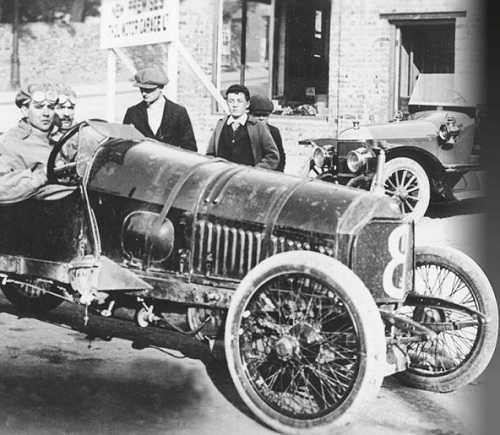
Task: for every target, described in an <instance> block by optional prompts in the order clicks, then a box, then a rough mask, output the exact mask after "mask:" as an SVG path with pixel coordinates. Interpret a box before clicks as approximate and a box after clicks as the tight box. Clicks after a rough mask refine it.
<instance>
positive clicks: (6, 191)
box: [0, 83, 57, 202]
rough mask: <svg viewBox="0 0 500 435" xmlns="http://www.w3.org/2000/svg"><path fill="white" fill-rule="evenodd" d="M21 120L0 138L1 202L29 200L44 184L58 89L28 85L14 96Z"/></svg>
mask: <svg viewBox="0 0 500 435" xmlns="http://www.w3.org/2000/svg"><path fill="white" fill-rule="evenodd" d="M15 102H16V106H17V107H19V108H20V109H21V113H22V118H21V120H20V121H19V123H18V125H17V126H15V127H13V128H11V129H10V130H8V131H7V132H6V133H5V134H4V135H2V136H0V202H15V201H20V200H22V199H25V198H28V197H30V196H31V195H32V194H33V193H34V192H35V191H37V190H38V189H39V188H40V187H41V186H43V185H44V184H46V183H47V174H46V164H47V160H48V158H49V154H50V151H51V150H52V145H51V143H50V140H49V136H50V133H51V129H52V126H53V122H54V114H55V106H56V103H57V90H56V88H55V87H54V86H53V85H52V84H50V83H41V84H30V85H28V86H27V87H26V88H23V89H21V90H19V91H18V92H17V94H16V99H15Z"/></svg>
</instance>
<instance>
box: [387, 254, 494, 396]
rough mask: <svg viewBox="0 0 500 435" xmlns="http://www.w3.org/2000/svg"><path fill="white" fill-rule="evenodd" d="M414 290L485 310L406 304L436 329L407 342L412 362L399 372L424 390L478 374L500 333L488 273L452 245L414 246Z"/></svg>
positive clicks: (416, 316) (448, 385) (418, 318)
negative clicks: (429, 337)
mask: <svg viewBox="0 0 500 435" xmlns="http://www.w3.org/2000/svg"><path fill="white" fill-rule="evenodd" d="M415 291H416V292H417V293H420V294H423V295H428V296H435V297H439V298H443V299H446V300H450V301H452V302H455V303H458V304H460V305H463V306H464V307H466V308H470V309H472V310H475V311H479V312H480V313H482V314H483V315H484V316H485V318H484V319H480V318H478V317H477V316H475V315H471V314H470V312H467V311H465V310H464V311H461V310H453V309H450V308H443V307H439V306H418V307H404V308H403V309H402V310H403V312H405V313H406V314H407V315H409V316H411V317H412V318H413V320H416V321H418V322H420V323H422V324H424V325H425V326H427V327H429V328H431V329H434V330H435V331H436V332H438V335H437V337H436V338H435V339H434V340H430V341H426V342H417V343H413V344H410V345H408V356H409V360H410V365H409V368H408V369H407V370H406V371H405V372H402V373H399V374H398V375H397V376H398V377H399V379H401V380H402V381H403V382H404V383H406V384H408V385H410V386H413V387H416V388H421V389H424V390H430V391H439V392H449V391H453V390H455V389H457V388H459V387H461V386H462V385H465V384H467V383H469V382H472V381H473V380H474V379H476V378H477V377H478V376H479V375H480V374H481V373H482V372H483V371H484V369H485V368H486V366H487V365H488V363H489V361H490V359H491V357H492V355H493V351H494V350H495V345H496V340H497V334H498V308H497V303H496V300H495V296H494V293H493V290H492V288H491V285H490V283H489V281H488V278H487V277H486V275H485V274H484V272H483V271H482V270H481V269H480V267H479V266H478V265H477V264H476V263H475V262H474V261H473V260H472V259H470V258H469V257H468V256H467V255H465V254H463V253H462V252H460V251H457V250H456V249H452V248H442V247H422V248H417V249H416V270H415Z"/></svg>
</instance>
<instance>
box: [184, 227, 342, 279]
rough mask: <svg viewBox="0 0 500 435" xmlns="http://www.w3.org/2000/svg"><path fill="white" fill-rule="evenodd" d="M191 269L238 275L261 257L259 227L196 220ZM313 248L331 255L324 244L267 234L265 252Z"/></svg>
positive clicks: (271, 253) (252, 265) (261, 258)
mask: <svg viewBox="0 0 500 435" xmlns="http://www.w3.org/2000/svg"><path fill="white" fill-rule="evenodd" d="M194 238H195V249H194V255H193V270H194V271H195V272H196V273H201V274H210V275H219V276H228V277H236V278H242V277H243V276H244V275H246V274H247V273H248V271H249V270H250V269H252V268H253V267H254V266H255V265H256V264H257V263H259V262H260V261H262V260H263V259H264V257H263V256H264V253H263V239H264V233H263V232H262V231H250V230H245V229H242V228H237V227H234V226H230V225H224V224H216V223H212V222H209V221H207V220H200V221H198V222H197V225H196V230H195V234H194ZM295 250H315V251H319V252H322V253H325V254H327V255H331V256H333V249H332V248H329V247H326V246H323V245H321V246H315V247H313V248H312V247H311V245H310V244H309V243H308V242H304V241H299V240H292V239H290V238H286V237H277V236H271V249H270V251H271V252H269V255H274V254H278V253H280V252H285V251H295Z"/></svg>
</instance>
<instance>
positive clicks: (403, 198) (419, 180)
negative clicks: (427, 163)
mask: <svg viewBox="0 0 500 435" xmlns="http://www.w3.org/2000/svg"><path fill="white" fill-rule="evenodd" d="M384 191H385V194H386V195H387V196H390V197H393V198H396V199H397V200H398V201H399V208H400V210H401V212H402V213H403V214H404V215H406V216H407V217H408V218H410V219H414V220H419V219H420V218H422V217H423V216H424V214H425V212H426V211H427V207H428V206H429V201H430V198H431V191H430V183H429V178H428V177H427V174H426V172H425V170H424V168H422V166H420V164H418V163H417V162H416V161H415V160H412V159H409V158H407V157H397V158H395V159H392V160H389V161H388V162H387V163H386V164H385V167H384Z"/></svg>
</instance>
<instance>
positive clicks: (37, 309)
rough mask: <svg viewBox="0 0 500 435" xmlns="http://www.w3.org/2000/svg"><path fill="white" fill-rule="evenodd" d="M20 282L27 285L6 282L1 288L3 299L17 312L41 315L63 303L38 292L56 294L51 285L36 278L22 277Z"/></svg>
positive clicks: (51, 296)
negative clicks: (46, 291) (47, 291)
mask: <svg viewBox="0 0 500 435" xmlns="http://www.w3.org/2000/svg"><path fill="white" fill-rule="evenodd" d="M19 281H21V279H20V280H19ZM22 281H23V282H25V283H26V284H27V285H22V284H21V283H18V282H12V281H8V282H7V283H6V284H5V285H3V286H1V288H2V291H3V293H4V294H5V297H6V298H7V299H8V300H9V301H10V302H11V303H12V305H14V306H15V307H16V308H17V309H18V310H19V311H21V312H23V313H29V314H42V313H46V312H48V311H50V310H53V309H54V308H57V307H58V306H59V305H61V303H62V302H63V299H60V298H58V297H56V296H53V295H51V294H47V293H44V292H43V291H42V290H40V288H44V289H47V290H50V291H53V292H57V290H56V289H54V287H55V286H54V285H53V284H51V283H49V282H47V281H44V280H40V279H37V278H27V277H23V278H22ZM37 287H38V288H37Z"/></svg>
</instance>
